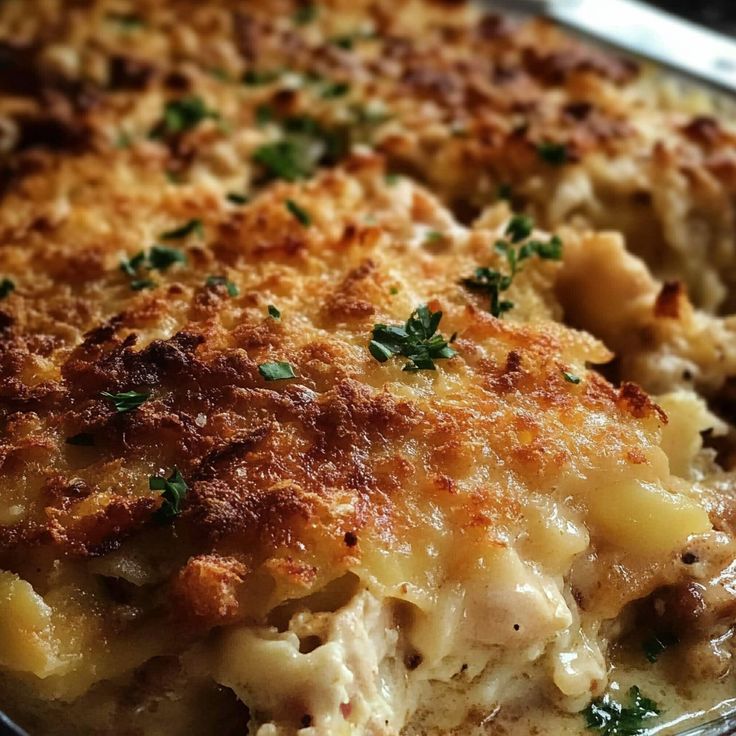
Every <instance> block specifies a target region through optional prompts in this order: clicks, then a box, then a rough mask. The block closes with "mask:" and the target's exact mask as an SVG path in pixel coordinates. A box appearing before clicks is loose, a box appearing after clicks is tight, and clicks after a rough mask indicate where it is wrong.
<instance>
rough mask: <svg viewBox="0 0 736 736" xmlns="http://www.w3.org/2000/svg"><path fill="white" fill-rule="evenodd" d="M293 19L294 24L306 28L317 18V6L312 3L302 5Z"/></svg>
mask: <svg viewBox="0 0 736 736" xmlns="http://www.w3.org/2000/svg"><path fill="white" fill-rule="evenodd" d="M292 17H293V19H294V23H296V24H297V25H298V26H305V25H307V23H311V22H312V21H313V20H314V19H315V18H316V17H317V6H316V5H312V3H307V4H306V5H301V6H300V7H298V8H297V9H296V11H295V12H294V15H293V16H292Z"/></svg>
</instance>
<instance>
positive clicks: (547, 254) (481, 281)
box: [461, 215, 562, 317]
mask: <svg viewBox="0 0 736 736" xmlns="http://www.w3.org/2000/svg"><path fill="white" fill-rule="evenodd" d="M533 229H534V221H533V220H532V219H531V218H530V217H526V216H525V215H514V217H512V218H511V221H510V222H509V224H508V226H507V227H506V232H505V235H506V236H507V237H506V238H505V239H503V240H497V241H496V250H497V251H498V252H499V253H502V254H503V255H504V256H505V257H506V262H507V264H508V270H509V273H502V272H501V271H496V270H495V269H492V268H489V267H486V266H481V267H478V268H476V269H475V274H474V275H473V276H471V277H469V278H466V279H463V280H462V282H461V283H462V284H463V286H465V287H466V288H468V289H471V290H473V291H481V292H486V293H487V294H488V296H489V297H490V305H489V307H488V311H489V312H490V313H491V314H492V315H493V316H494V317H500V316H501V315H503V314H504V313H505V312H508V311H509V310H511V309H513V308H514V303H513V302H512V301H508V300H503V299H501V292H504V291H507V290H508V289H509V287H510V286H511V284H512V283H513V280H514V278H515V276H516V274H517V273H519V272H520V271H521V263H522V262H523V261H525V260H527V259H528V258H531V257H532V256H534V255H536V256H538V257H539V258H542V259H544V260H551V261H559V260H560V258H562V241H561V240H560V239H559V238H558V237H557V236H556V235H553V236H552V237H551V238H550V239H549V240H548V241H547V242H543V241H541V240H527V241H526V242H524V243H523V244H522V241H525V240H526V238H528V237H529V236H530V235H531V233H532V231H533Z"/></svg>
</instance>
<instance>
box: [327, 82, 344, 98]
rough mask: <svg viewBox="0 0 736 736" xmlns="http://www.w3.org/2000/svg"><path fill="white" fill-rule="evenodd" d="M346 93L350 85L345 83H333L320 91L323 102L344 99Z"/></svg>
mask: <svg viewBox="0 0 736 736" xmlns="http://www.w3.org/2000/svg"><path fill="white" fill-rule="evenodd" d="M348 92H350V85H349V84H347V82H333V83H332V84H328V85H327V86H326V87H325V88H324V89H323V90H322V97H323V98H324V99H325V100H334V99H336V98H338V97H344V96H345V95H346V94H347V93H348Z"/></svg>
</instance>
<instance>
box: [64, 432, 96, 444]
mask: <svg viewBox="0 0 736 736" xmlns="http://www.w3.org/2000/svg"><path fill="white" fill-rule="evenodd" d="M65 441H66V444H67V445H74V446H75V447H92V446H94V444H95V437H94V435H93V434H90V433H89V432H79V434H73V435H72V436H71V437H67V438H66V440H65Z"/></svg>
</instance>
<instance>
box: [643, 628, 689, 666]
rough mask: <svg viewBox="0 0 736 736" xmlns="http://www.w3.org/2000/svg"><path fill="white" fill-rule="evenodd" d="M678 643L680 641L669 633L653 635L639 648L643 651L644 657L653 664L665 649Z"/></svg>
mask: <svg viewBox="0 0 736 736" xmlns="http://www.w3.org/2000/svg"><path fill="white" fill-rule="evenodd" d="M679 641H680V640H679V639H678V638H677V636H675V634H673V633H671V632H668V633H664V634H653V635H652V636H651V637H649V639H646V640H644V642H642V645H641V648H642V650H643V651H644V656H645V657H646V658H647V659H648V660H649V661H650V662H652V663H653V662H656V661H657V660H658V659H659V655H660V654H662V652H664V650H665V649H667V648H668V647H671V646H674V645H675V644H678V643H679Z"/></svg>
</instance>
